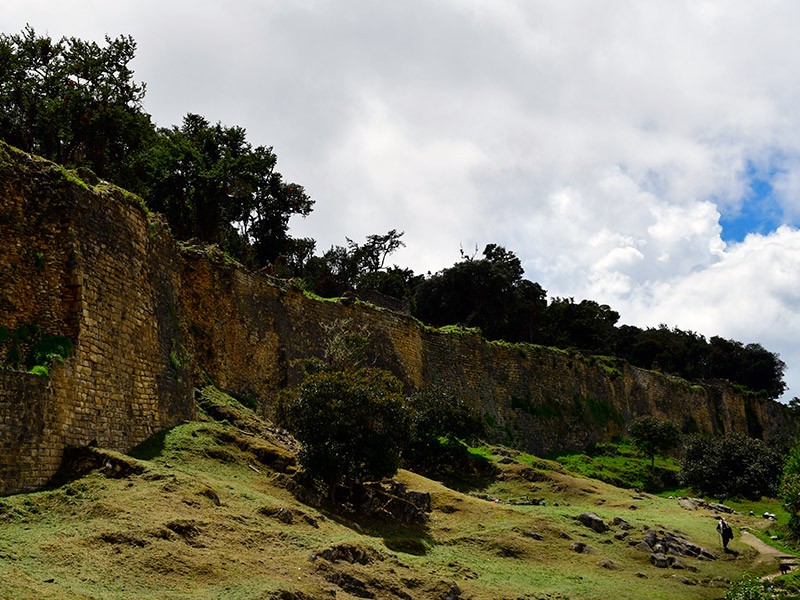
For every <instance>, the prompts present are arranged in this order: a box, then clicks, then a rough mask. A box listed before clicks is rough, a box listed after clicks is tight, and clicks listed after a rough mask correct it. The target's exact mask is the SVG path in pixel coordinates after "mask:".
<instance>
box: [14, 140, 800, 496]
mask: <svg viewBox="0 0 800 600" xmlns="http://www.w3.org/2000/svg"><path fill="white" fill-rule="evenodd" d="M139 204H140V201H139V200H138V199H137V198H135V197H132V196H130V195H129V194H127V193H126V192H123V191H122V190H119V189H117V188H114V187H113V186H109V185H107V184H103V183H100V184H99V185H95V186H92V185H89V184H88V183H86V182H84V181H81V180H80V179H78V178H76V177H75V176H74V175H73V174H71V173H67V172H65V171H63V170H62V169H61V168H59V167H57V166H55V165H52V164H51V163H48V162H46V161H43V160H40V159H36V158H33V157H30V156H28V155H26V154H24V153H21V152H18V151H16V150H13V149H11V148H9V147H7V146H4V145H2V143H0V281H2V282H3V285H2V286H1V287H0V326H5V327H8V328H10V329H14V328H17V327H19V326H21V325H27V324H36V325H38V326H40V327H41V329H42V331H44V332H46V333H48V334H51V335H65V336H68V337H70V338H71V339H72V340H73V341H74V343H75V351H74V353H73V355H72V356H71V357H70V358H68V359H67V360H66V361H65V362H64V363H63V364H57V365H54V366H53V368H52V369H51V373H50V377H49V378H41V377H36V376H34V375H30V374H27V373H20V372H12V371H8V370H5V371H3V370H0V448H2V454H0V494H8V493H14V492H17V491H22V490H30V489H34V488H36V487H40V486H42V485H44V484H45V483H46V482H47V480H48V479H49V478H50V477H51V476H52V475H53V474H54V473H55V470H56V469H57V467H58V465H59V463H60V460H61V456H62V453H63V449H64V448H65V447H66V446H67V445H84V444H88V443H90V442H92V441H94V442H96V443H97V444H98V445H100V446H104V447H107V448H111V449H114V450H119V451H127V450H129V449H130V448H132V447H133V446H134V445H136V444H138V443H139V442H141V441H143V440H144V439H146V438H147V437H148V436H150V435H151V434H152V433H154V432H156V431H158V430H160V429H163V428H165V427H169V426H172V425H174V424H177V423H179V422H181V421H182V420H185V419H192V418H194V417H195V416H196V407H195V404H194V396H193V388H194V387H195V384H200V383H202V382H205V381H213V382H214V383H215V384H216V385H218V386H219V387H220V388H222V389H225V390H226V391H229V392H232V393H234V394H237V395H239V396H246V397H248V398H251V399H253V400H255V401H256V402H257V404H258V406H259V408H260V410H261V411H262V412H263V413H264V414H265V415H269V414H270V412H271V408H272V406H273V400H274V397H275V394H276V393H277V392H278V391H279V390H280V389H282V388H283V387H285V386H287V385H294V384H296V383H298V382H299V381H300V378H301V376H302V369H301V365H302V361H303V360H304V359H305V358H308V357H311V356H317V355H319V354H320V353H321V350H322V346H323V343H322V342H323V336H324V325H326V324H330V323H332V322H333V321H334V320H337V319H352V320H353V321H354V322H356V323H359V324H365V325H367V327H368V328H369V329H370V331H371V332H372V335H371V342H372V344H371V352H372V355H373V358H374V360H375V361H376V364H377V365H378V366H381V367H384V368H387V369H389V370H391V371H392V372H394V373H395V374H396V375H397V376H398V377H400V378H401V379H402V380H403V382H404V383H405V385H406V387H407V388H408V389H413V388H419V387H421V386H423V385H427V384H430V383H440V384H442V385H445V386H447V387H450V388H452V389H454V390H455V391H457V392H458V393H460V394H461V395H463V396H464V397H466V398H469V399H470V400H471V401H472V402H473V403H474V404H475V406H476V407H478V408H479V409H480V410H481V412H482V413H484V414H485V415H486V418H487V420H488V421H489V422H490V424H491V431H492V436H493V438H494V441H502V442H505V443H507V444H510V445H513V446H516V447H518V448H521V449H525V450H529V451H532V452H538V453H541V452H546V451H548V450H554V449H560V448H564V447H582V446H584V445H585V444H586V443H588V442H590V441H592V440H601V439H607V438H608V437H610V436H613V435H615V434H618V433H621V432H622V431H623V430H624V428H625V426H626V424H627V423H628V422H629V421H630V420H631V419H632V418H635V417H636V416H639V415H642V414H656V415H658V416H662V417H666V418H670V419H672V420H674V421H676V422H677V423H679V424H681V425H683V426H684V427H686V428H689V429H691V428H694V429H698V430H701V431H707V432H714V433H720V432H726V431H732V430H742V431H747V430H748V428H751V429H752V427H753V423H757V424H759V427H761V428H763V432H764V435H765V436H766V437H769V436H771V435H774V434H775V432H776V431H777V430H778V429H779V428H780V427H781V426H783V425H785V424H786V420H787V416H786V411H785V410H784V409H783V408H782V407H781V405H778V404H777V403H774V402H766V403H758V402H754V403H751V404H749V405H748V404H747V402H746V401H745V399H744V398H743V397H742V396H741V395H737V394H736V393H734V391H733V390H732V389H731V388H730V387H729V386H727V384H724V383H723V384H718V385H714V386H692V385H689V384H688V383H686V382H685V381H683V380H680V379H676V378H672V377H667V376H664V375H659V374H657V373H652V372H648V371H643V370H641V369H635V368H632V367H630V366H628V365H626V364H624V363H621V362H614V361H609V360H607V359H606V360H599V359H595V358H584V357H581V356H578V355H570V354H568V353H564V352H560V351H556V350H553V349H546V348H540V347H534V346H508V345H503V344H494V343H487V342H485V341H483V340H482V339H481V338H480V337H479V336H478V335H475V334H457V333H445V332H442V331H436V330H431V329H428V328H425V327H423V326H422V325H421V324H420V323H419V322H418V321H416V320H414V319H412V318H411V317H408V316H407V315H403V314H400V313H395V312H392V311H389V310H385V309H377V308H374V307H371V306H368V305H365V304H362V303H353V302H345V303H343V302H329V301H321V300H315V299H310V298H308V297H306V296H305V295H304V294H303V293H302V292H301V291H300V290H298V289H296V288H293V287H291V286H289V285H288V284H286V283H285V282H284V283H283V284H281V285H282V286H283V287H281V285H276V284H275V283H274V282H273V281H272V280H270V279H269V278H267V277H265V276H262V275H258V274H254V273H249V272H246V271H244V270H243V269H241V268H240V267H238V266H237V265H235V264H232V263H231V262H230V261H228V260H226V259H225V257H224V256H222V255H221V253H219V252H214V251H209V250H201V249H192V248H182V247H180V246H179V245H177V244H176V243H175V242H174V241H173V240H172V239H171V237H170V235H169V232H168V230H167V228H166V227H165V226H164V225H162V224H161V223H160V221H159V220H158V218H156V217H153V216H152V215H147V214H146V212H145V211H144V210H142V208H141V207H140V206H139ZM3 358H4V357H3V356H0V362H2V360H3Z"/></svg>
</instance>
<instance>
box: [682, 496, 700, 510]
mask: <svg viewBox="0 0 800 600" xmlns="http://www.w3.org/2000/svg"><path fill="white" fill-rule="evenodd" d="M678 505H680V507H681V508H685V509H686V510H697V504H696V503H695V502H694V501H693V500H692V499H691V498H679V499H678Z"/></svg>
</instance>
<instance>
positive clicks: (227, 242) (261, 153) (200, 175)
mask: <svg viewBox="0 0 800 600" xmlns="http://www.w3.org/2000/svg"><path fill="white" fill-rule="evenodd" d="M146 160H147V167H148V171H149V176H148V178H147V182H148V185H147V189H146V190H145V197H146V200H147V202H148V204H149V205H150V206H151V207H152V208H154V209H155V210H158V211H160V212H163V213H164V214H166V215H167V220H168V222H169V224H170V227H171V228H172V230H173V232H174V233H175V235H176V236H177V237H179V238H181V239H189V238H196V239H198V240H200V241H202V242H207V243H213V242H221V243H222V244H223V246H224V247H226V249H231V248H237V247H240V248H243V249H244V250H243V251H244V252H245V253H247V251H251V252H252V253H253V255H254V256H253V259H252V261H250V262H253V263H255V264H256V265H258V266H261V265H264V264H266V263H267V262H270V261H275V260H276V259H277V258H278V257H279V256H281V255H284V256H285V255H286V254H287V253H292V252H293V250H295V249H296V248H297V245H296V244H293V243H292V242H293V240H292V239H291V238H290V237H289V235H288V226H289V218H290V217H291V216H292V215H295V214H300V215H303V216H306V215H308V214H309V213H310V212H311V208H312V206H313V204H314V203H313V201H312V200H311V199H310V198H309V197H308V195H307V194H306V193H305V191H304V190H303V187H302V186H299V185H296V184H292V183H285V182H284V181H283V177H282V176H281V174H280V173H278V172H277V171H275V165H276V163H277V158H276V156H275V154H274V153H273V152H272V149H271V148H266V147H264V146H257V147H255V148H253V147H252V146H251V145H250V143H249V142H247V140H246V134H245V130H244V129H243V128H241V127H225V126H223V125H221V124H220V123H217V124H216V125H211V124H210V123H209V121H208V120H206V119H205V118H204V117H201V116H200V115H195V114H188V115H186V117H184V120H183V124H182V125H181V127H172V128H171V129H162V130H160V131H159V140H158V143H157V144H156V145H155V147H154V148H153V150H152V151H151V152H150V153H148V155H147V159H146ZM238 258H240V259H242V260H243V261H245V262H247V256H239V257H238Z"/></svg>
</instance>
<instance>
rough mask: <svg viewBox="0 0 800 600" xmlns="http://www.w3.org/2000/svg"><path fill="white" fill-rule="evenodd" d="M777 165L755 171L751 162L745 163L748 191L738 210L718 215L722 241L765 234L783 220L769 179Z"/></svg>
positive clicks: (776, 171)
mask: <svg viewBox="0 0 800 600" xmlns="http://www.w3.org/2000/svg"><path fill="white" fill-rule="evenodd" d="M779 173H780V169H778V168H776V167H771V168H770V169H769V171H766V172H765V171H758V170H757V169H756V168H755V167H754V165H753V164H752V163H748V165H747V178H748V180H749V182H750V184H749V186H748V191H747V194H746V195H745V197H744V199H743V204H742V207H741V209H740V210H739V211H737V212H735V213H733V212H731V213H728V214H725V213H723V214H722V215H721V217H720V220H719V223H720V225H722V239H723V240H724V241H725V242H741V241H742V240H743V239H744V238H745V236H747V234H748V233H760V234H767V233H769V232H771V231H775V230H776V229H777V228H778V227H779V226H780V225H781V223H782V218H783V211H782V209H781V207H780V205H779V204H778V202H777V201H776V200H775V197H774V195H773V187H772V181H773V179H774V178H775V176H776V175H777V174H779Z"/></svg>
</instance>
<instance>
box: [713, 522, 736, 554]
mask: <svg viewBox="0 0 800 600" xmlns="http://www.w3.org/2000/svg"><path fill="white" fill-rule="evenodd" d="M717 533H719V535H720V537H721V538H722V547H723V548H724V549H725V551H726V552H727V550H728V542H730V541H731V540H732V539H733V529H731V526H730V525H728V522H727V521H726V520H725V517H720V518H719V523H717Z"/></svg>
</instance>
